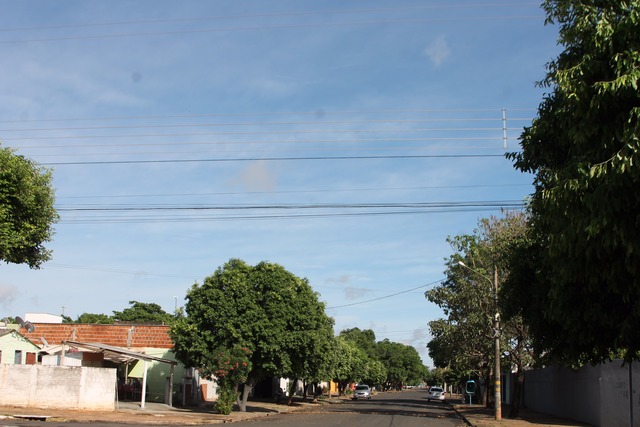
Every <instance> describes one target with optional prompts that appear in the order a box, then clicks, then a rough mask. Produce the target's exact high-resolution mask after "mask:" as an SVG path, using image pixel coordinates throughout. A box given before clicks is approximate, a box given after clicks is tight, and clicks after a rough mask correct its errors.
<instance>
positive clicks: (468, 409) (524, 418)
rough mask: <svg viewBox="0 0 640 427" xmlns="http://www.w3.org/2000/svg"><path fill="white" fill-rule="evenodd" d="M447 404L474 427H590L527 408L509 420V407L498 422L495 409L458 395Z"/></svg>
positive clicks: (507, 406)
mask: <svg viewBox="0 0 640 427" xmlns="http://www.w3.org/2000/svg"><path fill="white" fill-rule="evenodd" d="M447 402H448V403H449V404H450V405H451V406H452V407H453V409H454V410H455V411H456V412H457V413H458V415H460V416H461V417H462V418H463V419H464V420H465V421H466V422H467V424H468V425H470V426H474V427H497V426H500V427H525V426H526V427H588V424H583V423H580V422H578V421H572V420H566V419H561V418H557V417H554V416H551V415H545V414H540V413H537V412H533V411H530V410H528V409H526V408H520V410H519V414H518V417H517V418H516V419H509V418H507V417H508V416H509V410H510V407H509V405H503V406H502V420H501V421H496V420H495V411H494V410H493V408H486V407H485V406H484V405H478V404H473V405H469V404H468V403H462V399H461V398H459V397H456V395H453V397H452V398H450V399H447Z"/></svg>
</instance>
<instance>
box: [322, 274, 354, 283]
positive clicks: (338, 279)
mask: <svg viewBox="0 0 640 427" xmlns="http://www.w3.org/2000/svg"><path fill="white" fill-rule="evenodd" d="M350 281H351V276H350V275H349V274H343V275H341V276H338V277H329V278H327V279H326V280H325V282H326V283H342V284H343V283H349V282H350Z"/></svg>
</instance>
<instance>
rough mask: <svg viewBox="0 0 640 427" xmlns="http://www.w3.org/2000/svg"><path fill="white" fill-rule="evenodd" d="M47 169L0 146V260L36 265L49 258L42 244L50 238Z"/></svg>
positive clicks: (53, 215)
mask: <svg viewBox="0 0 640 427" xmlns="http://www.w3.org/2000/svg"><path fill="white" fill-rule="evenodd" d="M51 181H52V177H51V171H50V170H48V169H45V168H42V167H40V166H38V165H37V164H35V163H34V162H32V161H31V160H29V159H26V158H25V157H22V156H18V155H15V154H14V153H13V151H12V150H11V149H7V148H2V147H0V260H2V261H5V262H7V263H14V264H27V265H28V266H29V267H30V268H39V267H40V265H41V264H42V263H44V262H46V261H48V260H49V259H50V258H51V252H50V251H49V250H47V249H46V248H45V247H44V246H43V244H44V243H46V242H49V241H51V239H52V237H53V228H52V227H53V224H55V223H56V222H57V221H58V219H59V217H58V213H57V212H56V210H55V208H54V202H55V196H54V190H53V189H52V187H51Z"/></svg>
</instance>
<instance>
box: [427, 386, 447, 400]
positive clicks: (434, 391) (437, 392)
mask: <svg viewBox="0 0 640 427" xmlns="http://www.w3.org/2000/svg"><path fill="white" fill-rule="evenodd" d="M432 400H439V401H441V402H444V390H443V389H442V387H431V388H430V389H429V394H428V395H427V402H431V401H432Z"/></svg>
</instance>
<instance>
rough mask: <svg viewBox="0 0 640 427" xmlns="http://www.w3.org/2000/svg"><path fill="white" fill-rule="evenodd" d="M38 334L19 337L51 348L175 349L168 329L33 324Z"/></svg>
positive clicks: (142, 326)
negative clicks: (66, 344) (81, 344)
mask: <svg viewBox="0 0 640 427" xmlns="http://www.w3.org/2000/svg"><path fill="white" fill-rule="evenodd" d="M33 326H35V330H34V331H33V332H27V330H26V329H24V328H21V329H20V333H21V334H22V335H24V336H25V337H26V338H28V339H30V340H31V341H33V342H34V343H36V344H38V345H41V344H43V341H42V340H41V339H40V338H44V339H45V340H46V341H47V343H48V344H49V345H56V344H61V343H62V341H66V340H71V341H79V342H87V343H90V342H93V343H102V344H107V345H113V346H118V347H130V348H143V347H152V348H173V341H171V338H170V337H169V326H166V325H88V324H81V323H34V324H33Z"/></svg>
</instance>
